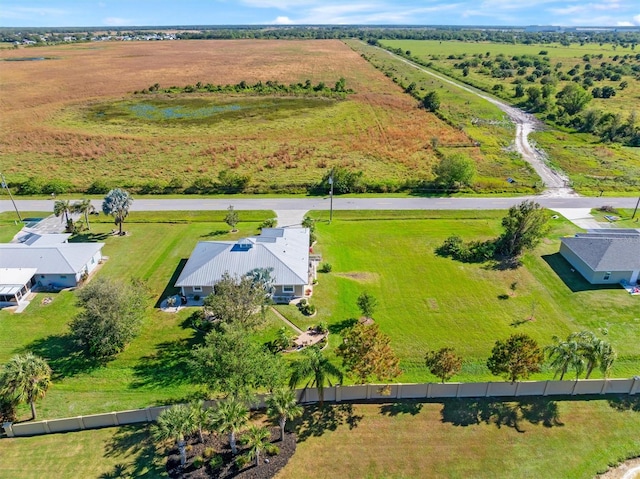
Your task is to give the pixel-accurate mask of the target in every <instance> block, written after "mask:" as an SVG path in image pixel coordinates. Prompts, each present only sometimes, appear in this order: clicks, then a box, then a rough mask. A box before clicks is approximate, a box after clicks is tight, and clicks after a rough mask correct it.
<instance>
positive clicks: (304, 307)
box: [298, 299, 316, 316]
mask: <svg viewBox="0 0 640 479" xmlns="http://www.w3.org/2000/svg"><path fill="white" fill-rule="evenodd" d="M298 309H299V310H300V312H301V313H302V314H304V315H305V316H311V315H312V314H314V313H315V312H316V307H315V306H314V305H313V304H310V303H309V301H307V300H306V299H302V300H301V301H300V302H299V303H298Z"/></svg>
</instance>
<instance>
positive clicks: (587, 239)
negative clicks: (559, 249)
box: [561, 230, 640, 271]
mask: <svg viewBox="0 0 640 479" xmlns="http://www.w3.org/2000/svg"><path fill="white" fill-rule="evenodd" d="M632 231H633V230H632ZM561 241H562V242H563V243H564V244H565V245H566V246H567V247H568V248H569V249H570V250H571V251H573V253H574V254H575V255H576V256H578V257H579V258H580V259H581V260H582V261H584V262H585V263H586V264H587V265H588V266H589V267H590V268H591V269H592V270H593V271H635V270H638V269H640V234H638V233H629V234H620V233H619V232H616V233H614V234H609V235H607V234H605V233H593V234H591V233H587V234H579V235H576V236H574V237H568V238H561Z"/></svg>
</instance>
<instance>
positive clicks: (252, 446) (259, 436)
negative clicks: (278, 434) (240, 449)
mask: <svg viewBox="0 0 640 479" xmlns="http://www.w3.org/2000/svg"><path fill="white" fill-rule="evenodd" d="M270 437H271V434H269V430H268V429H267V428H266V427H260V426H256V425H255V424H252V425H251V426H249V429H248V430H247V432H246V433H244V435H243V436H242V440H243V442H244V443H245V444H246V445H247V446H249V455H250V456H253V457H255V459H256V466H259V465H260V452H261V451H263V450H264V448H265V447H266V445H267V444H269V438H270Z"/></svg>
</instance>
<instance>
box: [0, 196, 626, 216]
mask: <svg viewBox="0 0 640 479" xmlns="http://www.w3.org/2000/svg"><path fill="white" fill-rule="evenodd" d="M524 199H533V200H535V201H537V202H538V203H540V204H541V205H542V206H545V207H547V208H552V209H556V208H597V207H599V206H603V205H612V206H615V207H618V208H633V207H634V206H635V205H636V201H637V200H638V198H637V197H635V198H631V197H629V198H611V197H604V198H590V197H566V198H562V197H550V196H544V195H543V196H527V197H511V198H419V197H415V198H343V197H339V196H336V197H334V199H333V209H334V210H475V209H478V210H504V209H508V208H509V207H510V206H513V205H515V204H518V203H520V202H521V201H523V200H524ZM16 203H17V205H18V208H19V209H20V210H21V211H53V201H51V200H16ZM93 203H94V205H95V206H96V207H97V208H98V209H100V207H101V204H102V202H101V200H93ZM329 203H330V201H329V198H328V197H317V198H260V197H256V198H242V199H241V198H234V197H232V196H230V197H229V198H226V199H204V198H203V199H200V198H189V199H186V198H185V199H136V200H134V202H133V205H132V208H131V210H132V211H170V210H171V211H176V210H194V211H196V210H224V209H226V208H227V207H228V206H229V205H233V207H234V208H235V209H237V210H274V211H296V210H297V211H309V210H329V207H330V204H329ZM12 210H13V206H12V205H11V202H10V201H9V200H0V212H2V211H12Z"/></svg>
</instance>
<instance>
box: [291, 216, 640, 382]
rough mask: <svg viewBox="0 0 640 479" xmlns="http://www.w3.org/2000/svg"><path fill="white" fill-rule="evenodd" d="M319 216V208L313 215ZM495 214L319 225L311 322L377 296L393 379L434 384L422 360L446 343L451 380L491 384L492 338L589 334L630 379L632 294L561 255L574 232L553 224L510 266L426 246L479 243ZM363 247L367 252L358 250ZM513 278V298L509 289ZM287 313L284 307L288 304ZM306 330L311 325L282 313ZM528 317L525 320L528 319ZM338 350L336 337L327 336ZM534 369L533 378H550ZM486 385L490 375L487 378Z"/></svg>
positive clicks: (634, 329) (338, 220)
mask: <svg viewBox="0 0 640 479" xmlns="http://www.w3.org/2000/svg"><path fill="white" fill-rule="evenodd" d="M314 216H317V217H319V218H324V219H326V216H327V215H326V214H325V212H321V213H317V215H314ZM502 216H503V213H502V212H473V211H472V212H439V211H437V212H433V211H432V212H428V211H427V212H416V211H413V212H336V213H335V214H334V221H333V223H332V224H331V225H329V224H327V223H326V222H323V221H321V222H319V223H318V237H319V243H318V247H317V248H316V249H317V250H319V251H320V252H321V253H322V255H323V261H327V262H329V263H331V264H332V266H333V272H332V273H330V274H321V275H320V278H319V283H320V284H319V287H316V289H315V292H314V302H315V303H316V304H317V306H318V316H317V317H316V318H313V322H317V321H320V320H324V321H327V322H328V323H329V325H330V330H332V331H333V332H336V333H339V332H340V330H341V329H342V328H343V327H345V325H346V324H348V321H349V319H350V318H357V317H358V316H359V313H358V309H357V306H356V298H357V296H358V294H360V292H362V291H365V290H366V291H369V292H370V293H372V294H373V295H374V296H376V297H377V298H378V300H379V303H380V304H379V307H378V309H377V311H376V313H375V314H374V318H375V320H376V322H377V323H378V324H379V325H380V328H381V329H382V330H383V331H384V332H385V333H387V334H388V335H390V336H391V344H392V346H393V347H394V349H395V350H396V351H397V353H398V355H399V356H400V358H401V367H402V368H403V369H404V371H405V373H404V374H403V376H402V377H401V378H400V381H405V382H415V381H424V380H425V379H427V378H428V379H430V380H433V377H431V376H430V374H429V373H428V372H427V371H426V368H425V366H424V362H423V358H424V354H425V353H426V351H427V350H429V349H435V348H440V347H444V346H452V347H454V348H455V349H456V350H457V351H458V352H459V353H460V354H461V355H462V356H463V357H464V364H463V369H462V372H461V374H460V375H459V376H456V379H457V380H463V381H472V380H485V379H492V376H491V375H490V373H489V371H488V369H487V368H486V365H485V362H486V358H487V357H488V356H489V354H490V351H491V348H492V346H493V344H494V342H495V341H496V340H497V339H503V338H506V337H507V336H509V335H510V334H512V333H515V332H524V333H527V334H529V335H531V336H532V337H534V338H535V339H536V340H537V341H538V342H539V343H540V344H542V345H545V344H550V343H551V338H552V336H554V335H557V336H559V337H566V336H567V335H568V334H569V333H571V332H573V331H579V330H583V329H588V330H591V331H593V332H595V333H596V334H598V335H599V336H602V337H606V338H607V340H608V341H610V342H611V343H612V344H613V346H614V348H615V349H616V350H617V352H618V353H619V359H618V362H617V363H616V365H615V366H614V370H613V373H612V375H613V376H620V377H630V376H633V375H634V374H637V371H638V365H639V364H640V363H639V360H640V349H639V348H638V344H640V316H638V312H639V311H640V309H639V308H638V301H637V300H638V298H637V297H632V296H630V295H629V294H628V293H626V292H625V291H624V290H623V289H622V288H620V287H617V286H614V287H604V288H603V287H594V286H591V285H589V284H588V283H587V282H586V281H584V280H583V279H582V277H580V276H579V274H578V273H575V272H573V273H572V272H571V269H570V267H569V265H568V263H566V261H565V260H564V259H563V258H562V257H560V255H559V253H558V249H559V240H558V238H559V236H561V235H567V234H573V233H574V232H576V231H577V230H576V228H575V227H574V226H573V225H572V224H570V223H569V222H567V221H564V220H562V219H559V220H552V222H553V223H552V224H553V231H552V233H551V236H550V237H549V238H548V239H546V240H545V241H544V242H543V244H541V245H540V247H539V248H538V249H537V250H536V252H535V253H534V254H528V255H527V256H526V257H525V258H524V266H523V267H521V268H519V269H517V270H506V271H501V270H496V269H493V268H491V267H487V266H486V265H483V264H465V263H459V262H456V261H454V260H452V259H449V258H442V257H439V256H437V255H436V254H435V252H434V250H435V249H436V248H437V247H438V246H439V245H441V244H442V242H443V241H444V239H445V238H446V237H448V236H450V235H453V234H457V235H459V236H461V237H462V238H463V239H465V240H467V241H470V240H473V239H480V240H482V239H488V238H492V237H495V236H497V235H498V234H499V232H500V219H501V217H502ZM362 245H366V246H362ZM514 282H517V286H516V290H515V292H513V291H511V289H510V285H511V284H512V283H514ZM291 309H293V308H291ZM288 314H290V317H291V318H292V319H293V320H294V321H299V325H300V326H303V327H306V326H307V325H309V323H310V322H311V321H309V320H304V319H303V318H302V317H301V316H299V315H298V316H296V312H295V311H289V313H288ZM531 316H534V318H535V319H534V320H533V321H527V318H529V317H531ZM331 338H332V340H331V341H332V344H333V345H337V344H339V342H340V337H339V336H338V335H336V334H334V335H332V336H331ZM552 376H553V373H552V372H551V371H548V370H546V371H543V372H542V373H540V374H538V375H536V376H535V378H551V377H552ZM493 379H494V380H495V378H493Z"/></svg>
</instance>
